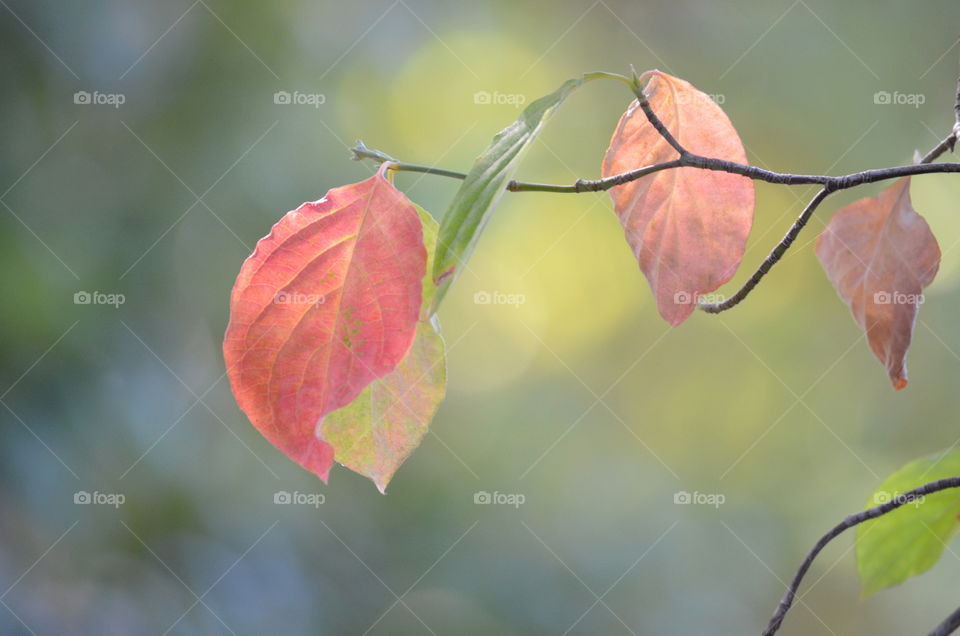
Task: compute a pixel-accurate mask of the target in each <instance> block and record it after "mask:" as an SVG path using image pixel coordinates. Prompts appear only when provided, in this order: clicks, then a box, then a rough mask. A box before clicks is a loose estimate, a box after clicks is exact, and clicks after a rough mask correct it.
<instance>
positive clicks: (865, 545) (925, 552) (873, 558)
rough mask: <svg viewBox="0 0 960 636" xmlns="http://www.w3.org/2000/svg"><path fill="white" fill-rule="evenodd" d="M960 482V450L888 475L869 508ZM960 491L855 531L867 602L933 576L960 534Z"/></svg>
mask: <svg viewBox="0 0 960 636" xmlns="http://www.w3.org/2000/svg"><path fill="white" fill-rule="evenodd" d="M956 476H960V450H952V451H948V452H947V453H942V454H937V455H935V456H931V457H927V458H924V459H919V460H917V461H914V462H911V463H909V464H907V465H906V466H904V467H903V468H901V469H900V470H898V471H897V472H895V473H894V474H892V475H890V477H888V478H887V479H886V480H885V481H884V482H883V483H882V484H881V485H880V487H879V488H878V489H877V490H876V492H874V493H873V496H872V497H871V498H870V501H869V502H868V503H867V507H868V508H872V507H874V506H878V505H880V504H883V503H887V502H888V501H891V500H893V499H894V498H896V497H898V496H902V495H903V494H904V493H906V492H909V491H910V490H913V489H914V488H917V487H919V486H922V485H924V484H926V483H929V482H932V481H936V480H938V479H944V478H947V477H956ZM958 514H960V490H958V489H950V490H944V491H941V492H937V493H934V494H932V495H927V496H926V497H923V498H921V499H917V500H916V501H912V502H909V503H907V504H905V505H904V506H902V507H900V508H897V509H896V510H894V511H893V512H889V513H887V514H885V515H883V516H882V517H878V518H876V519H873V520H871V521H867V522H865V523H862V524H860V525H859V526H857V541H856V551H857V570H858V571H859V573H860V582H861V585H862V586H863V595H864V596H869V595H871V594H873V593H874V592H876V591H877V590H881V589H884V588H887V587H890V586H892V585H896V584H898V583H902V582H903V581H905V580H907V579H908V578H910V577H912V576H916V575H917V574H920V573H922V572H925V571H927V570H929V569H930V568H931V567H933V565H934V564H935V563H936V562H937V561H938V560H939V559H940V555H942V554H943V551H944V549H945V548H946V547H947V544H948V543H949V541H950V539H951V538H952V537H953V535H954V533H955V532H956V531H957V529H960V521H958V518H957V515H958Z"/></svg>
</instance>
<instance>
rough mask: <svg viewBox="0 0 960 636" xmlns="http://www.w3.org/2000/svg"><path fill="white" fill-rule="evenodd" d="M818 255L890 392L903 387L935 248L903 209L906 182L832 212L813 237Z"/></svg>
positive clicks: (908, 208)
mask: <svg viewBox="0 0 960 636" xmlns="http://www.w3.org/2000/svg"><path fill="white" fill-rule="evenodd" d="M817 257H819V259H820V263H821V264H822V265H823V269H824V270H826V272H827V277H828V278H830V282H831V283H833V286H834V287H835V288H836V290H837V293H838V294H839V295H840V298H842V299H843V301H844V302H845V303H847V304H848V305H849V306H850V312H851V313H852V314H853V319H854V320H855V321H856V322H857V324H858V325H860V327H861V328H862V329H863V330H864V331H866V333H867V341H868V342H869V343H870V348H871V349H873V353H874V355H876V356H877V358H878V359H879V360H880V362H882V363H883V365H884V366H885V367H886V368H887V372H888V373H889V374H890V381H891V382H893V387H894V388H895V389H897V390H900V389H902V388H903V387H905V386H907V366H906V358H907V349H909V348H910V338H911V337H912V335H913V326H914V323H915V322H916V319H917V311H918V309H919V305H920V303H922V302H923V288H924V287H926V286H927V285H929V284H930V283H931V282H932V281H933V278H934V276H936V274H937V269H938V268H939V267H940V247H939V246H938V245H937V240H936V239H935V238H934V236H933V234H932V233H931V232H930V227H929V226H928V225H927V222H926V221H925V220H924V218H923V217H922V216H920V215H919V214H917V213H916V211H914V209H913V207H912V205H911V204H910V179H909V177H908V178H905V179H901V180H900V181H897V182H896V183H895V184H893V185H892V186H890V187H889V188H887V189H885V190H883V191H882V192H881V193H880V194H879V195H878V196H877V197H876V198H867V199H860V200H859V201H856V202H854V203H851V204H850V205H848V206H847V207H845V208H843V209H841V210H838V211H837V212H836V213H835V214H834V215H833V218H832V219H830V223H829V225H827V229H826V230H824V232H823V234H821V235H820V236H819V237H818V238H817Z"/></svg>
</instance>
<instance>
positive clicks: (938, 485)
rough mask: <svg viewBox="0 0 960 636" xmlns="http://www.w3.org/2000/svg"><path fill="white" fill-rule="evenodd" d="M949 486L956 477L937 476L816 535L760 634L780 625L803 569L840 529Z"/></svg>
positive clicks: (769, 634)
mask: <svg viewBox="0 0 960 636" xmlns="http://www.w3.org/2000/svg"><path fill="white" fill-rule="evenodd" d="M950 488H960V477H948V478H946V479H938V480H937V481H933V482H930V483H929V484H924V485H923V486H920V487H918V488H914V489H913V490H911V491H909V492H905V493H903V494H902V495H900V496H899V497H895V498H894V499H892V500H891V501H888V502H887V503H885V504H881V505H879V506H875V507H873V508H869V509H867V510H864V511H862V512H858V513H856V514H852V515H848V516H847V517H846V518H845V519H844V520H843V521H841V522H840V523H838V524H837V525H836V526H834V527H833V528H831V529H830V531H829V532H827V533H826V534H824V535H823V536H822V537H820V540H819V541H817V543H816V544H815V545H814V546H813V548H811V549H810V552H809V553H807V556H806V558H805V559H804V560H803V563H801V564H800V568H799V569H798V570H797V573H796V574H795V575H794V577H793V580H792V581H791V582H790V585H789V586H788V587H787V591H786V593H785V594H784V595H783V599H781V601H780V604H779V605H778V606H777V609H776V611H775V612H774V613H773V617H772V618H771V619H770V623H769V624H768V625H767V628H766V629H765V630H764V632H763V636H773V635H774V634H776V633H777V631H778V630H779V629H780V625H781V624H782V623H783V619H784V617H786V615H787V612H788V611H790V607H791V606H792V605H793V601H794V599H795V598H796V595H797V590H798V589H799V587H800V583H801V582H802V581H803V577H804V576H805V575H806V574H807V571H808V570H809V569H810V566H811V565H812V564H813V560H814V559H816V558H817V555H818V554H820V552H821V551H822V550H823V549H824V548H825V547H826V545H827V544H828V543H830V542H831V541H832V540H834V539H835V538H836V537H837V536H839V535H840V534H842V533H843V532H845V531H847V530H849V529H850V528H853V527H854V526H858V525H860V524H861V523H863V522H865V521H870V520H871V519H876V518H877V517H882V516H883V515H885V514H887V513H888V512H892V511H894V510H896V509H897V508H899V507H900V506H903V505H904V504H907V503H910V502H913V501H916V499H917V498H919V497H923V496H925V495H929V494H932V493H935V492H939V491H941V490H948V489H950ZM958 611H960V610H958ZM951 618H952V616H951ZM938 629H939V628H938ZM949 633H950V632H939V631H934V632H933V633H932V634H931V635H930V636H936V635H940V636H942V635H944V634H949Z"/></svg>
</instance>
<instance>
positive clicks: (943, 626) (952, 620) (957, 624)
mask: <svg viewBox="0 0 960 636" xmlns="http://www.w3.org/2000/svg"><path fill="white" fill-rule="evenodd" d="M958 628H960V608H957V609H955V610H954V611H953V614H951V615H950V616H947V617H946V618H945V619H943V622H942V623H940V624H939V625H937V628H936V629H934V630H933V631H932V632H930V634H929V636H947V635H948V634H952V633H953V632H955V631H957V629H958Z"/></svg>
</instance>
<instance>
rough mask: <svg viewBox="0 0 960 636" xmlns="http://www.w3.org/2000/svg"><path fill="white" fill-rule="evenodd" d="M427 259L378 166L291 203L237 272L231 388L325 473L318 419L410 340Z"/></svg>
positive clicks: (390, 365) (287, 447)
mask: <svg viewBox="0 0 960 636" xmlns="http://www.w3.org/2000/svg"><path fill="white" fill-rule="evenodd" d="M426 260H427V255H426V250H425V249H424V246H423V233H422V231H421V227H420V219H419V218H418V216H417V210H416V208H415V207H414V206H413V204H412V203H411V202H410V201H409V200H408V199H407V198H406V197H405V196H404V195H403V194H402V193H401V192H399V191H398V190H397V189H396V188H394V187H393V185H392V184H391V183H390V182H389V181H387V179H386V178H385V176H384V169H383V168H381V170H380V172H379V173H378V174H376V175H374V176H373V177H371V178H369V179H367V180H365V181H361V182H360V183H355V184H352V185H348V186H343V187H340V188H334V189H333V190H330V191H329V192H327V194H326V196H324V197H323V198H322V199H320V200H319V201H316V202H313V203H304V204H303V205H301V206H300V207H299V208H297V209H296V210H293V211H292V212H288V213H287V214H286V215H285V216H284V217H283V218H282V219H280V221H279V222H278V223H277V224H276V225H274V226H273V229H272V230H271V232H270V234H269V235H268V236H266V237H265V238H263V239H261V240H260V242H259V243H257V248H256V250H254V252H253V254H252V255H251V256H250V257H249V258H248V259H247V260H246V261H245V262H244V264H243V267H242V268H241V270H240V274H239V276H237V281H236V283H235V285H234V288H233V293H232V294H231V297H230V324H229V325H228V327H227V333H226V336H225V338H224V343H223V352H224V358H225V361H226V366H227V374H228V376H229V377H230V384H231V387H232V388H233V394H234V396H235V397H236V399H237V403H238V404H239V405H240V408H241V409H243V411H244V412H245V413H246V414H247V417H249V418H250V421H251V422H252V423H253V425H254V426H256V427H257V429H258V430H259V431H260V432H261V433H263V435H264V436H265V437H266V438H267V439H269V440H270V441H271V442H272V443H273V444H274V445H275V446H277V448H279V449H280V450H281V451H283V452H284V453H286V454H287V455H288V456H289V457H290V458H291V459H293V460H294V461H295V462H297V463H299V464H300V465H301V466H303V467H304V468H306V469H307V470H309V471H311V472H313V473H316V474H317V475H318V476H320V478H321V479H323V480H324V481H326V480H327V477H328V475H329V472H330V466H331V465H332V464H333V458H334V449H333V447H332V446H331V445H330V444H329V443H327V442H326V441H324V440H323V439H322V438H321V437H320V436H319V435H318V433H317V432H318V430H319V425H320V423H321V421H322V420H323V417H324V416H326V415H327V414H328V413H330V412H332V411H334V410H336V409H338V408H340V407H342V406H345V405H346V404H349V403H350V402H352V401H353V400H354V399H355V398H356V397H357V395H359V394H360V392H361V391H363V389H364V388H365V387H366V386H367V385H368V384H370V383H371V382H372V381H373V380H375V379H377V378H379V377H382V376H383V375H385V374H387V373H389V372H391V371H392V370H393V369H394V368H395V367H396V366H397V364H398V363H399V362H400V361H401V360H402V359H403V358H404V356H405V355H406V353H407V351H408V350H409V349H410V345H411V343H412V342H413V338H414V334H415V331H416V324H417V318H418V314H419V311H420V303H421V293H422V279H423V276H424V273H425V270H426Z"/></svg>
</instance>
